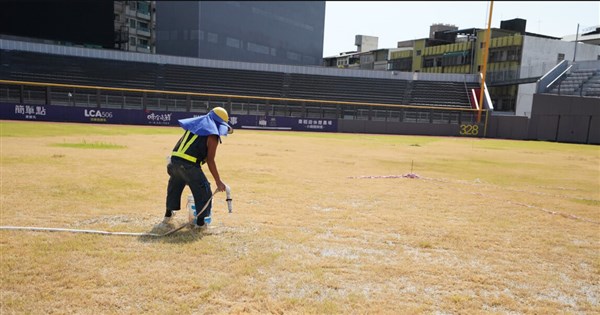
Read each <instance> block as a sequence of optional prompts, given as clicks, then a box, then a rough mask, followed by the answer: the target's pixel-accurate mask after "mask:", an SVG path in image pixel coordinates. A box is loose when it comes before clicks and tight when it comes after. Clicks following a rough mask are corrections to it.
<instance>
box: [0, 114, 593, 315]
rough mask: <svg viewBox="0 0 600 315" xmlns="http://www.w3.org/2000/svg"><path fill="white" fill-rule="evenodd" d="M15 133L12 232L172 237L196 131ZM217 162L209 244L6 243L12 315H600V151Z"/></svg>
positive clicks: (56, 129)
mask: <svg viewBox="0 0 600 315" xmlns="http://www.w3.org/2000/svg"><path fill="white" fill-rule="evenodd" d="M0 131H1V161H0V162H1V163H0V164H1V165H0V166H1V190H2V191H1V200H0V201H1V212H0V225H1V226H3V227H6V226H19V227H48V228H65V229H85V230H102V231H113V232H116V231H124V232H152V233H162V232H165V230H164V228H163V227H157V226H156V224H158V223H159V222H160V221H161V220H162V216H163V214H164V210H165V194H166V186H167V180H168V175H167V172H166V168H165V166H166V165H165V163H166V161H165V159H166V157H167V156H168V155H169V154H170V151H171V150H172V148H173V146H174V145H175V143H176V142H177V140H178V139H179V137H180V136H181V134H182V129H180V128H177V127H149V126H117V125H99V124H67V123H45V122H17V121H0ZM216 160H217V165H218V167H219V171H220V174H221V177H222V180H223V181H224V182H225V183H227V184H228V185H229V186H230V187H231V192H232V197H233V212H232V213H228V211H227V204H226V203H225V194H224V193H218V194H216V195H215V200H214V202H213V218H212V220H213V222H212V224H211V228H209V229H208V230H207V231H204V232H198V231H195V230H189V229H187V228H186V229H183V230H181V231H178V232H177V233H175V234H174V235H171V236H168V237H150V236H116V235H96V234H80V233H71V232H46V231H32V230H6V229H3V230H0V253H1V264H0V272H1V275H0V280H1V288H0V302H1V309H0V314H526V313H532V314H598V313H600V148H599V147H598V146H593V145H577V144H565V143H552V142H541V141H509V140H494V139H479V138H451V137H419V136H398V135H373V134H336V133H318V132H286V131H252V130H236V131H235V132H234V133H233V134H232V135H229V136H228V137H226V138H224V139H223V143H222V144H220V145H219V147H218V151H217V157H216ZM205 172H206V174H207V176H208V178H209V180H210V181H211V183H213V189H214V180H213V179H212V177H211V176H210V173H209V172H208V171H207V170H206V171H205ZM411 175H412V176H411ZM189 193H190V192H189V189H187V188H186V190H185V191H184V195H183V196H182V202H183V204H185V199H186V197H187V195H188V194H189ZM186 220H187V214H186V213H185V210H182V211H180V212H179V213H177V214H176V216H175V221H176V222H175V224H174V225H173V226H178V225H180V224H183V223H184V222H186Z"/></svg>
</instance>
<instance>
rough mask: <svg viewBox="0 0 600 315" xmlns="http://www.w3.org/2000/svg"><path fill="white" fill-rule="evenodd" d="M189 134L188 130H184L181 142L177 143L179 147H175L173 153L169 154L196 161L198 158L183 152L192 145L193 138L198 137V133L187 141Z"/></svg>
mask: <svg viewBox="0 0 600 315" xmlns="http://www.w3.org/2000/svg"><path fill="white" fill-rule="evenodd" d="M189 136H190V132H189V131H186V132H185V134H184V135H183V140H181V143H180V144H179V148H177V151H173V153H172V154H171V155H172V156H176V157H180V158H182V159H184V160H188V161H190V162H192V163H196V161H197V160H198V159H197V158H195V157H193V156H191V155H189V154H185V152H186V151H187V150H188V149H189V148H190V146H191V145H192V143H194V140H196V138H198V135H194V136H193V137H192V138H191V139H190V141H188V137H189Z"/></svg>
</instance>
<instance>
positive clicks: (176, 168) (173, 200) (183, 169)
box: [165, 161, 212, 225]
mask: <svg viewBox="0 0 600 315" xmlns="http://www.w3.org/2000/svg"><path fill="white" fill-rule="evenodd" d="M167 173H168V174H169V176H170V178H169V184H168V186H167V212H166V213H165V216H166V217H170V216H171V214H172V213H171V211H172V210H180V209H181V194H182V193H183V189H184V188H185V185H188V186H189V187H190V190H191V191H192V195H193V196H194V203H195V204H196V211H200V210H202V208H203V207H204V205H205V204H206V202H207V201H208V199H210V197H211V195H212V193H211V190H210V183H209V182H208V180H207V179H206V176H205V175H204V172H202V169H201V168H200V167H199V166H198V165H195V164H191V163H184V162H178V161H172V162H171V163H169V164H168V165H167ZM211 209H212V200H211V201H210V202H209V204H208V206H207V207H206V209H205V210H204V212H202V214H200V215H199V216H198V217H197V222H198V223H197V224H198V225H204V218H205V217H206V216H209V215H210V212H211Z"/></svg>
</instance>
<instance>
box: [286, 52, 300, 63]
mask: <svg viewBox="0 0 600 315" xmlns="http://www.w3.org/2000/svg"><path fill="white" fill-rule="evenodd" d="M286 55H287V58H288V59H291V60H298V61H300V54H297V53H295V52H291V51H288V52H287V54H286Z"/></svg>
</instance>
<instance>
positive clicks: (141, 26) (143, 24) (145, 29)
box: [138, 21, 150, 32]
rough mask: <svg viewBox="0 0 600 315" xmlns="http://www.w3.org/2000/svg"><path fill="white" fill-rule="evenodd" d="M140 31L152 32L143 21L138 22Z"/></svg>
mask: <svg viewBox="0 0 600 315" xmlns="http://www.w3.org/2000/svg"><path fill="white" fill-rule="evenodd" d="M138 29H140V30H142V31H146V32H148V31H150V29H148V23H147V22H142V21H139V22H138Z"/></svg>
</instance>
